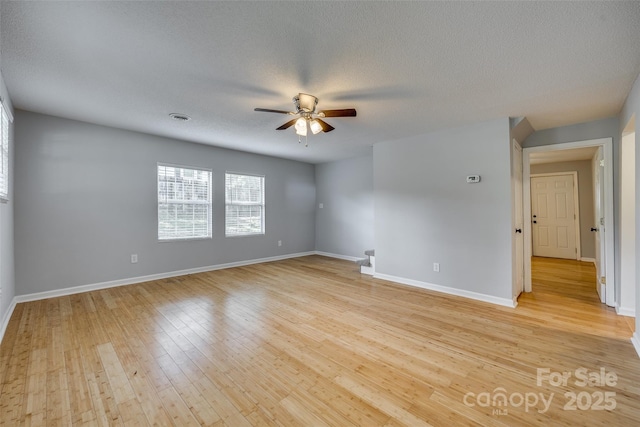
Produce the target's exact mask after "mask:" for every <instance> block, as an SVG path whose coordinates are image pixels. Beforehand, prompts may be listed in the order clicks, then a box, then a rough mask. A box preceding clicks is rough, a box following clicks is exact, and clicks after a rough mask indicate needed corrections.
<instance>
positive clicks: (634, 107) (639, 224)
mask: <svg viewBox="0 0 640 427" xmlns="http://www.w3.org/2000/svg"><path fill="white" fill-rule="evenodd" d="M634 116H635V122H636V332H635V334H634V337H635V339H636V345H637V347H636V350H637V351H638V354H639V355H640V285H639V283H640V281H639V279H640V173H639V172H638V171H640V150H638V149H637V147H638V146H637V144H638V140H637V138H638V137H639V136H640V75H639V76H638V77H637V78H636V81H635V83H634V84H633V87H632V88H631V91H630V92H629V95H628V96H627V100H626V102H625V103H624V106H623V108H622V111H621V112H620V116H619V119H620V120H619V129H618V133H619V135H622V130H623V129H624V127H625V126H626V125H627V123H629V121H630V120H631V118H632V117H634ZM618 271H619V269H618ZM616 273H617V272H616Z"/></svg>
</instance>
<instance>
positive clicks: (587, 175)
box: [531, 160, 596, 259]
mask: <svg viewBox="0 0 640 427" xmlns="http://www.w3.org/2000/svg"><path fill="white" fill-rule="evenodd" d="M574 171H575V172H578V198H579V199H580V202H579V205H580V252H581V253H580V255H581V256H582V257H583V258H593V259H595V257H596V241H595V236H594V234H593V233H592V232H591V227H595V224H596V222H595V219H594V218H593V207H594V205H593V173H592V171H591V160H580V161H575V162H557V163H544V164H539V165H531V173H532V174H534V173H554V172H574Z"/></svg>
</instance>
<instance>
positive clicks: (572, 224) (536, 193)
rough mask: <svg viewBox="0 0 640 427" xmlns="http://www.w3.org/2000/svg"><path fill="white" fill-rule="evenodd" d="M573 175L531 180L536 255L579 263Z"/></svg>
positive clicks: (538, 177) (534, 250) (539, 177)
mask: <svg viewBox="0 0 640 427" xmlns="http://www.w3.org/2000/svg"><path fill="white" fill-rule="evenodd" d="M576 221H577V219H576V206H575V201H574V178H573V174H567V175H551V176H534V177H532V178H531V225H532V227H531V230H532V237H533V255H534V256H542V257H551V258H567V259H577V257H578V249H577V246H576Z"/></svg>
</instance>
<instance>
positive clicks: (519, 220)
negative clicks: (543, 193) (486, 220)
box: [511, 139, 524, 297]
mask: <svg viewBox="0 0 640 427" xmlns="http://www.w3.org/2000/svg"><path fill="white" fill-rule="evenodd" d="M512 156H513V158H512V159H511V161H512V162H513V203H514V206H513V215H514V220H513V223H514V225H515V230H514V233H513V245H514V255H515V261H514V264H515V266H514V269H513V271H514V289H513V294H514V295H513V296H514V297H517V296H518V295H520V294H521V293H522V291H523V290H524V237H523V234H522V233H523V229H524V216H523V213H522V147H521V146H520V144H518V141H516V140H515V139H514V140H513V152H512Z"/></svg>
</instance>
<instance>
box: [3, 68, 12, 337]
mask: <svg viewBox="0 0 640 427" xmlns="http://www.w3.org/2000/svg"><path fill="white" fill-rule="evenodd" d="M0 95H1V96H2V99H3V100H4V102H5V107H6V108H7V110H8V111H10V112H13V109H12V107H11V100H10V99H9V94H8V93H7V88H6V87H5V85H4V79H3V78H2V75H1V74H0ZM12 133H13V125H10V132H9V201H8V202H6V203H5V202H2V203H0V330H1V329H2V325H3V320H4V319H5V316H6V315H7V314H8V309H9V306H10V305H11V301H12V300H13V297H14V296H15V280H14V262H13V259H14V244H13V207H14V202H13V196H14V191H13V176H14V173H13V171H14V169H15V168H14V161H13V157H14V147H15V144H14V143H13V138H12ZM0 332H1V331H0ZM1 336H2V334H1V333H0V337H1Z"/></svg>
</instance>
